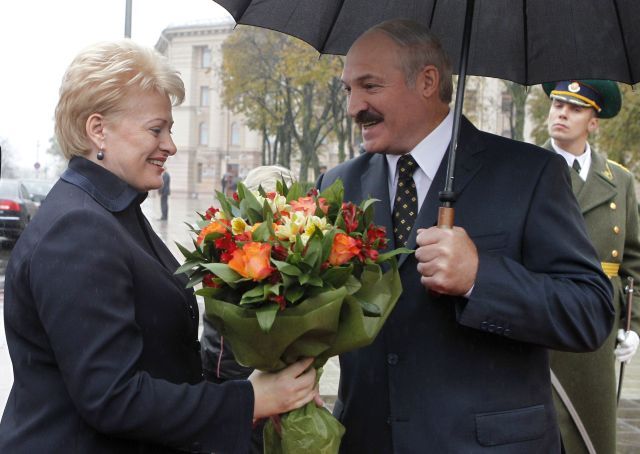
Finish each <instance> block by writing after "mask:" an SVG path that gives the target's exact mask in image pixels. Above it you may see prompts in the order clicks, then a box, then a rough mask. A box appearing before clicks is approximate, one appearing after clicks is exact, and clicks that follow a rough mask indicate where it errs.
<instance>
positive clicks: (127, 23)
mask: <svg viewBox="0 0 640 454" xmlns="http://www.w3.org/2000/svg"><path fill="white" fill-rule="evenodd" d="M132 1H133V0H127V6H126V7H125V8H126V9H125V14H124V37H125V38H131V2H132Z"/></svg>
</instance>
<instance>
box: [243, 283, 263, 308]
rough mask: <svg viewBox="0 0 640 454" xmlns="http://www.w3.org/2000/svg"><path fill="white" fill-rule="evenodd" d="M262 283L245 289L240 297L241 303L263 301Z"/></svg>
mask: <svg viewBox="0 0 640 454" xmlns="http://www.w3.org/2000/svg"><path fill="white" fill-rule="evenodd" d="M265 300H266V298H265V290H264V285H258V286H256V287H254V288H252V289H251V290H248V291H246V292H245V293H244V294H243V295H242V298H241V299H240V304H241V305H246V304H256V303H261V302H263V301H265Z"/></svg>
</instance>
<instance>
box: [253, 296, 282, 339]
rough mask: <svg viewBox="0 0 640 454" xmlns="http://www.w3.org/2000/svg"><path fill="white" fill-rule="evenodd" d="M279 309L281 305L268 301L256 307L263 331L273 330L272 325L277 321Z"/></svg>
mask: <svg viewBox="0 0 640 454" xmlns="http://www.w3.org/2000/svg"><path fill="white" fill-rule="evenodd" d="M279 310H280V306H278V305H277V304H276V303H268V304H265V305H264V306H260V307H259V308H257V309H256V318H257V319H258V324H259V325H260V328H261V329H262V331H263V332H265V333H268V332H269V331H271V327H272V326H273V322H275V321H276V315H277V314H278V311H279Z"/></svg>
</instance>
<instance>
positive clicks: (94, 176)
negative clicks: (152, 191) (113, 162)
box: [60, 156, 147, 213]
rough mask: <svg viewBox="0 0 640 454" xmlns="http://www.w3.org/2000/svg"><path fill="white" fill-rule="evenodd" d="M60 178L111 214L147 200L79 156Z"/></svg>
mask: <svg viewBox="0 0 640 454" xmlns="http://www.w3.org/2000/svg"><path fill="white" fill-rule="evenodd" d="M60 178H61V179H63V180H64V181H66V182H67V183H70V184H72V185H74V186H77V187H79V188H80V189H82V190H83V191H85V192H86V193H87V194H89V195H90V196H91V197H92V198H93V199H94V200H95V201H96V202H98V203H99V204H100V205H102V206H103V207H104V208H105V209H107V210H109V211H111V212H113V213H117V212H119V211H124V210H125V209H126V208H127V207H128V206H129V205H131V203H132V202H133V201H137V204H138V205H140V204H141V203H142V202H143V201H144V199H146V198H147V193H146V192H144V193H140V192H138V191H137V190H135V189H134V188H133V187H131V186H129V184H127V183H125V182H124V181H122V180H121V179H120V178H118V177H117V176H116V175H114V174H113V173H111V172H109V171H108V170H106V169H105V168H103V167H101V166H99V165H97V164H95V163H93V162H91V161H89V160H88V159H85V158H83V157H80V156H75V157H73V158H71V160H70V161H69V167H68V168H67V170H65V171H64V173H63V174H62V176H61V177H60Z"/></svg>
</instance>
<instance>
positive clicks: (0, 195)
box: [0, 179, 38, 241]
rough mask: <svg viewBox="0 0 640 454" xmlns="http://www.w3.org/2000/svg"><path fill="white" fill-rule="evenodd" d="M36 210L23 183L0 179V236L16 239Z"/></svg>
mask: <svg viewBox="0 0 640 454" xmlns="http://www.w3.org/2000/svg"><path fill="white" fill-rule="evenodd" d="M37 210H38V207H37V206H36V204H35V203H34V202H33V200H31V198H30V197H29V191H28V190H27V188H26V187H25V185H24V184H23V183H21V182H20V181H19V180H5V179H0V236H2V237H5V238H8V239H9V240H12V241H15V240H17V239H18V237H19V236H20V234H21V233H22V231H23V230H24V229H25V227H26V226H27V224H28V223H29V221H30V220H31V218H32V217H33V216H34V215H35V214H36V211H37Z"/></svg>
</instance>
